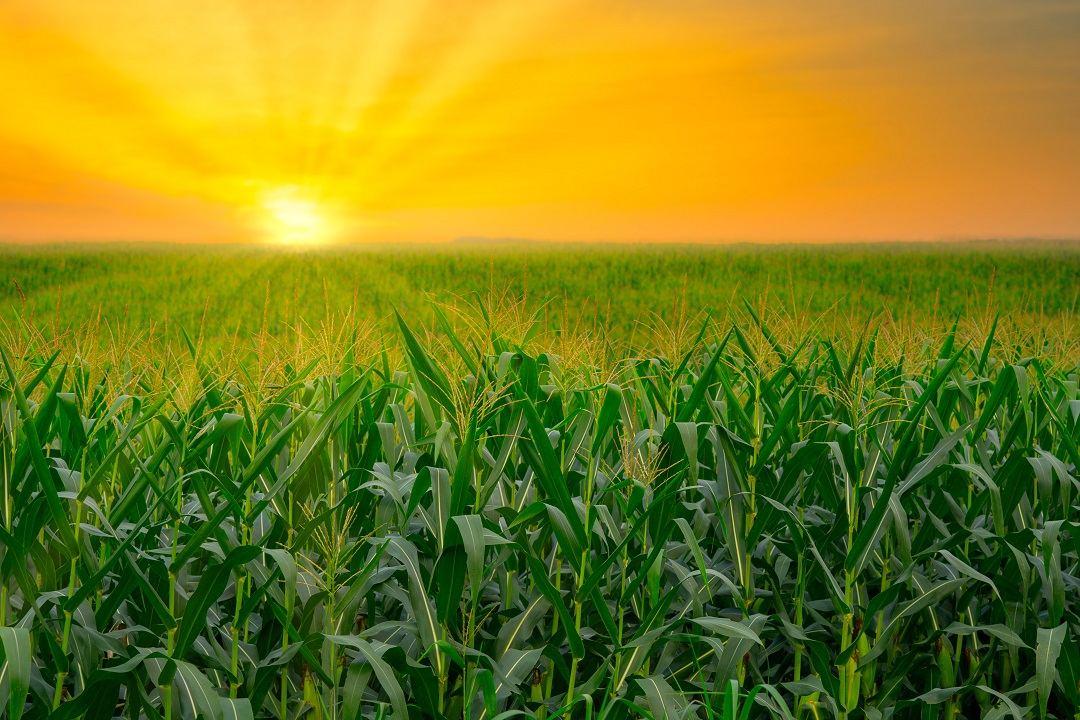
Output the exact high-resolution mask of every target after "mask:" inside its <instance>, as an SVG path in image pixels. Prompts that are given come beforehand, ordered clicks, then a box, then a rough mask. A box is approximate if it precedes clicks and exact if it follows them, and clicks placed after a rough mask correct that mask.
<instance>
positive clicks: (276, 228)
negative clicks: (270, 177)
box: [262, 186, 328, 243]
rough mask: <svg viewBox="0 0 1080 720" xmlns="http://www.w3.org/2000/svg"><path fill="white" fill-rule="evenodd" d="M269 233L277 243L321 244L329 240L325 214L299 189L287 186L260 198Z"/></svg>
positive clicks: (314, 201) (316, 203)
mask: <svg viewBox="0 0 1080 720" xmlns="http://www.w3.org/2000/svg"><path fill="white" fill-rule="evenodd" d="M262 207H263V211H264V212H265V216H266V224H267V226H268V227H267V230H268V232H269V235H270V237H271V238H273V240H274V241H275V242H280V243H320V242H326V240H327V239H328V227H327V220H326V213H325V212H324V211H323V209H322V208H321V207H320V206H319V203H318V202H317V201H316V200H314V199H313V198H312V197H311V196H310V194H309V193H306V192H305V191H304V190H303V189H302V188H299V187H295V186H288V187H283V188H278V189H277V190H274V191H272V192H269V193H267V194H266V196H265V197H264V198H263V201H262Z"/></svg>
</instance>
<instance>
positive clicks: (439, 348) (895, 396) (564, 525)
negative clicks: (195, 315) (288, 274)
mask: <svg viewBox="0 0 1080 720" xmlns="http://www.w3.org/2000/svg"><path fill="white" fill-rule="evenodd" d="M439 318H440V320H442V319H443V318H442V316H441V315H440V316H439ZM746 320H747V322H746V323H745V324H744V325H740V324H738V323H737V324H734V325H732V326H730V327H729V328H727V329H726V330H725V331H724V332H722V333H707V332H706V331H705V329H703V330H702V333H701V334H700V335H698V336H697V337H696V340H694V338H691V342H688V343H686V346H687V347H686V349H685V352H682V353H679V354H671V353H667V354H664V353H659V352H658V353H654V354H653V355H651V356H650V355H635V354H628V355H627V356H626V357H622V358H617V359H616V360H617V361H613V362H610V363H607V364H603V365H591V366H589V365H583V364H581V363H575V364H570V363H567V362H566V361H565V359H564V358H562V357H561V356H560V355H559V354H557V353H553V352H532V351H530V350H527V349H525V346H524V345H522V344H519V343H516V342H511V341H509V340H507V339H506V337H505V336H502V335H500V334H499V333H496V332H486V333H471V332H470V333H457V332H455V329H454V327H453V326H452V323H445V322H443V323H442V324H441V332H440V333H439V334H438V336H437V337H436V336H435V335H434V334H428V333H425V332H423V331H421V330H420V329H419V328H416V329H414V328H412V327H410V325H409V324H408V323H406V321H405V320H404V319H402V318H401V317H400V316H399V317H398V318H397V323H398V330H397V332H398V337H397V340H396V342H397V343H398V344H399V346H400V348H401V351H400V352H398V353H390V352H383V353H375V354H373V355H371V357H369V358H367V359H360V356H359V355H356V354H354V353H353V352H351V351H345V352H342V353H340V354H339V355H338V356H337V357H328V356H326V355H324V356H322V357H321V359H319V360H318V361H317V362H316V361H313V362H311V363H305V364H303V365H301V364H298V363H296V364H290V363H285V364H281V365H279V366H277V367H276V369H275V371H274V373H269V372H267V371H266V368H265V367H263V365H262V362H261V360H252V361H250V362H247V363H243V364H239V365H236V366H230V367H229V368H226V366H225V365H224V364H222V363H218V362H215V361H214V358H213V357H212V356H211V354H210V353H207V352H205V351H203V350H202V349H201V348H200V347H199V345H198V344H197V343H194V342H192V343H190V355H189V357H188V359H187V367H188V369H189V370H190V373H191V374H192V376H193V377H194V380H192V381H190V382H187V381H182V380H181V378H179V377H173V375H172V373H174V372H176V371H175V369H170V367H171V366H168V365H165V364H163V365H161V366H160V367H158V368H156V369H154V370H153V371H152V372H146V370H145V368H142V369H140V367H139V366H138V363H137V362H134V363H133V362H132V361H130V360H129V361H127V362H126V363H125V361H124V360H123V358H115V359H114V360H113V361H111V362H110V363H105V364H101V363H98V364H91V363H90V362H89V361H87V360H85V359H84V358H81V357H80V356H79V354H78V353H77V352H76V353H69V354H68V355H65V358H64V359H61V358H60V355H59V354H58V353H54V352H40V351H35V349H34V348H33V347H32V346H22V345H20V346H16V345H15V343H11V342H8V343H5V344H6V347H4V348H3V350H4V353H3V364H4V368H3V371H2V372H3V376H2V383H0V412H2V425H0V428H2V430H0V432H2V436H0V454H2V472H3V518H2V526H0V551H2V562H0V568H2V585H0V593H2V594H0V641H2V642H0V648H2V660H3V666H2V667H3V669H2V671H0V672H2V675H0V677H2V680H0V702H2V707H3V708H4V709H3V712H5V713H7V717H8V718H10V720H19V719H20V718H26V719H30V718H34V719H37V718H46V717H49V718H56V719H57V720H74V719H75V718H86V719H87V720H98V719H101V718H114V717H121V718H131V719H132V720H134V719H136V718H147V719H148V720H161V719H162V718H164V719H165V720H173V719H174V718H185V719H187V718H198V717H202V718H205V719H206V720H242V719H248V720H250V719H253V718H278V719H279V720H286V719H288V720H293V719H295V718H299V717H302V716H304V717H308V718H312V720H356V719H357V718H394V719H395V720H406V718H412V719H419V718H431V719H443V718H446V719H448V720H456V719H458V718H468V719H469V720H501V719H502V718H514V717H528V718H534V717H535V718H555V717H564V718H579V719H580V718H588V719H590V720H591V719H592V718H605V719H607V718H611V719H615V718H639V717H644V718H654V719H657V720H659V719H660V718H664V719H666V720H676V719H682V718H708V719H709V720H714V719H721V718H723V719H724V720H729V719H730V720H735V719H736V718H738V719H740V720H741V719H744V718H758V717H761V718H793V717H798V718H815V719H817V718H869V719H875V720H876V719H878V718H889V717H895V718H932V717H944V718H959V717H965V718H977V717H983V718H1002V717H1014V718H1026V717H1039V718H1042V717H1056V718H1067V717H1080V685H1078V682H1080V618H1078V616H1077V597H1078V586H1080V585H1078V583H1080V581H1078V577H1080V576H1078V573H1077V562H1078V549H1077V540H1078V539H1080V534H1078V532H1077V525H1076V521H1077V519H1078V513H1077V507H1076V503H1077V495H1078V493H1077V490H1078V483H1077V479H1076V477H1075V475H1076V468H1077V466H1078V465H1080V454H1078V449H1077V444H1078V443H1080V422H1078V417H1080V388H1078V381H1077V373H1076V366H1075V365H1073V366H1072V367H1069V366H1067V365H1065V366H1062V365H1061V364H1060V363H1057V364H1053V365H1052V364H1050V363H1048V362H1045V361H1043V360H1041V359H1039V358H1038V357H1037V356H1032V357H1015V358H1014V357H1011V356H1010V357H1009V359H1008V360H1006V359H1005V358H1006V356H1009V353H1006V352H1005V348H1003V347H1002V345H1001V343H1000V342H998V341H996V340H995V338H994V328H993V327H991V328H990V330H989V332H988V333H986V334H985V337H984V338H983V341H982V342H981V343H972V342H965V341H962V340H961V339H959V338H958V336H957V333H956V332H955V328H954V330H953V331H952V332H947V333H945V334H944V335H943V336H942V337H940V338H938V339H937V340H936V341H935V342H934V343H933V344H932V345H931V344H929V343H923V344H922V345H921V346H920V347H919V348H918V349H917V351H915V352H913V353H911V354H908V355H903V356H900V357H893V358H888V357H887V355H886V354H885V353H882V352H881V351H880V348H879V347H877V346H876V343H878V342H879V339H878V338H877V337H876V336H875V334H874V333H873V332H866V333H864V334H863V335H861V336H860V337H859V339H858V340H857V341H856V342H850V343H842V342H836V341H833V340H830V339H829V338H827V337H822V336H821V334H820V333H815V332H813V331H812V330H807V331H806V333H805V334H804V335H803V336H802V337H801V338H797V342H796V343H795V344H794V345H793V346H792V345H791V344H790V343H781V342H779V341H777V340H776V338H775V336H774V335H773V333H772V332H771V331H770V329H769V327H768V326H767V323H766V322H764V321H763V320H762V319H761V318H760V317H759V316H758V315H757V314H755V313H754V312H753V311H752V310H751V311H750V312H749V314H748V315H747V316H746ZM714 335H715V336H714ZM268 378H269V379H268ZM117 388H121V389H120V390H117Z"/></svg>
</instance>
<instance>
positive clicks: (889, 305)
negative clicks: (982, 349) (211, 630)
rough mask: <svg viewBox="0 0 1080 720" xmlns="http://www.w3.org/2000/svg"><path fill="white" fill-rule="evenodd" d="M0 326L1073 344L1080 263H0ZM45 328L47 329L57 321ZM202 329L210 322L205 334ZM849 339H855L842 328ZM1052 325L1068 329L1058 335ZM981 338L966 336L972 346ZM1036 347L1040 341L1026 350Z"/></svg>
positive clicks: (846, 254) (1058, 253)
mask: <svg viewBox="0 0 1080 720" xmlns="http://www.w3.org/2000/svg"><path fill="white" fill-rule="evenodd" d="M0 268H2V276H3V283H2V285H0V317H3V318H5V319H6V320H9V321H10V320H11V319H12V318H13V317H14V316H15V314H16V313H19V314H21V315H22V316H23V317H24V318H30V317H32V318H33V320H34V323H35V324H37V325H39V326H42V327H44V328H46V332H55V331H68V332H72V331H74V332H76V333H85V331H86V329H87V328H88V327H90V326H92V327H91V331H92V332H104V333H108V332H109V331H110V328H111V331H112V332H114V333H115V332H116V331H117V328H118V327H120V326H123V325H125V323H126V327H127V328H128V329H129V330H132V329H133V330H136V331H143V332H144V331H148V330H149V329H150V328H151V327H154V328H155V329H156V332H158V333H161V332H163V331H164V329H165V327H166V325H168V326H169V331H170V333H171V332H174V331H175V329H176V327H177V326H181V325H182V326H183V327H184V328H185V329H186V330H187V331H188V332H189V333H190V334H192V335H193V336H194V335H196V334H197V332H198V330H199V328H200V327H202V328H203V333H204V336H205V337H206V338H207V339H208V341H210V342H211V343H215V342H217V341H223V340H225V339H227V338H233V337H237V336H239V337H240V338H247V337H250V336H251V334H253V333H255V332H257V331H259V330H260V329H261V328H263V327H266V328H267V329H268V332H269V333H270V334H271V335H282V334H284V332H285V328H286V327H294V328H295V326H296V319H297V317H299V318H301V319H303V321H304V322H305V323H306V324H307V325H308V326H309V327H315V326H317V325H318V324H319V323H320V322H321V321H323V320H324V319H325V318H326V317H327V315H328V313H329V314H330V315H336V316H339V317H340V316H343V315H345V314H347V313H348V312H349V311H350V309H351V308H355V311H354V313H353V315H354V320H356V321H358V322H359V323H361V324H365V325H375V326H378V327H382V328H387V327H389V321H390V319H391V315H392V309H393V308H394V307H395V306H396V307H397V308H399V309H400V310H401V311H402V312H403V314H405V315H406V317H412V319H413V321H414V322H416V323H417V324H419V325H429V324H430V321H431V320H432V317H431V310H430V302H429V300H430V299H432V298H434V299H437V300H438V301H441V302H446V303H450V304H457V303H463V302H470V301H474V300H475V298H471V294H472V293H479V294H480V296H481V297H482V299H483V302H486V303H487V304H488V305H491V306H495V307H498V306H501V307H503V308H506V307H508V306H509V305H514V306H516V307H515V308H514V312H517V313H518V314H527V315H529V316H532V314H533V313H535V312H539V316H538V318H539V320H540V322H539V329H540V330H541V331H542V334H543V333H553V332H558V331H562V332H571V333H572V332H579V333H580V332H588V333H593V334H595V333H598V332H602V333H604V334H605V335H606V336H607V337H608V338H609V339H612V340H619V341H622V340H634V341H636V342H637V343H639V344H640V343H647V342H648V333H647V332H645V333H643V332H642V331H643V325H648V324H649V323H651V322H653V321H654V320H656V319H657V318H662V319H663V320H664V321H665V322H668V323H671V322H673V321H676V320H678V319H679V318H680V317H681V318H684V319H685V318H687V317H694V316H696V315H697V314H699V313H702V312H705V311H708V312H710V313H711V314H712V316H713V317H714V318H717V319H723V318H725V317H727V316H728V314H729V312H731V311H732V310H734V311H736V312H737V313H741V312H742V311H743V309H744V300H746V301H749V302H751V303H752V304H754V305H755V307H757V308H758V310H759V312H762V313H769V314H777V315H783V316H786V317H788V318H791V317H798V318H800V320H801V321H802V322H816V323H819V325H820V326H821V327H823V328H826V329H828V330H829V331H830V332H831V331H832V330H834V329H839V330H840V331H841V332H848V331H849V330H850V328H851V327H852V326H853V325H859V323H861V322H863V321H865V320H866V319H867V318H868V317H870V316H874V317H875V318H876V324H880V323H885V324H886V325H889V324H895V323H900V324H904V323H906V324H908V325H909V326H911V327H912V328H916V329H917V330H918V331H919V332H923V333H935V332H936V333H940V332H941V331H943V330H944V329H946V328H947V326H948V325H949V324H951V323H952V321H953V320H955V319H956V318H958V317H959V318H960V319H961V326H962V328H963V327H964V326H965V324H969V323H979V324H980V325H981V326H982V329H983V331H985V328H986V326H988V322H987V318H988V317H989V316H991V315H992V314H994V313H997V312H1001V313H1003V315H1004V316H1005V318H1006V320H1007V321H1008V322H1011V323H1017V324H1018V326H1019V327H1021V328H1023V330H1024V331H1028V330H1037V331H1038V332H1042V333H1046V332H1050V331H1053V332H1056V333H1057V334H1058V335H1062V334H1064V335H1065V336H1071V335H1073V334H1074V333H1072V330H1071V327H1070V326H1069V321H1070V318H1071V316H1072V314H1073V313H1074V312H1075V309H1076V304H1077V297H1078V293H1080V245H1069V244H1047V243H1040V244H1033V245H1021V244H1011V243H957V244H943V245H901V244H877V245H834V246H800V247H793V246H751V245H744V246H629V247H628V246H601V245H598V246H553V245H546V244H538V243H535V244H528V243H525V244H522V245H520V246H514V245H509V244H489V245H483V244H476V245H466V244H454V245H446V246H411V247H408V246H400V247H357V246H352V247H348V248H345V247H330V248H322V249H307V250H288V249H281V248H260V247H242V246H232V247H194V248H192V247H183V246H134V245H131V246H98V247H93V246H85V247H83V246H80V247H65V246H53V247H49V248H26V247H19V246H7V247H0ZM57 311H58V312H57ZM204 313H205V317H206V321H205V324H204V322H203V316H204ZM853 321H854V322H853ZM1062 323H1065V325H1064V327H1063V326H1062ZM976 334H977V333H976ZM1038 342H1041V341H1038Z"/></svg>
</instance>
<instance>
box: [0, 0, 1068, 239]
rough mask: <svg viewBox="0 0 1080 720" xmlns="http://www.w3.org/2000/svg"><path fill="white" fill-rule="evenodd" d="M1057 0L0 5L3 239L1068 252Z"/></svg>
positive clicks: (63, 1)
mask: <svg viewBox="0 0 1080 720" xmlns="http://www.w3.org/2000/svg"><path fill="white" fill-rule="evenodd" d="M1078 48H1080V3H1076V2H1074V1H1073V0H1025V2H1015V1H1014V0H981V1H980V2H960V1H959V0H956V1H953V0H933V1H932V2H931V1H928V0H905V1H904V2H863V1H861V0H815V2H802V1H801V0H790V1H781V0H758V1H756V2H750V1H746V2H726V1H724V0H358V1H356V2H344V1H339V0H319V1H318V2H314V1H300V0H184V2H171V1H169V0H93V1H92V2H90V1H87V0H4V2H2V3H0V239H6V240H23V241H26V240H30V241H34V240H110V239H116V240H132V239H147V240H167V241H199V242H207V241H235V240H256V241H281V240H294V241H321V240H338V241H345V240H361V241H362V240H431V241H438V240H447V239H452V238H455V237H461V236H487V237H527V238H536V239H551V240H655V241H668V240H670V241H676V240H682V241H685V240H833V239H836V240H848V239H929V238H939V237H950V238H954V237H975V236H994V237H1003V236H1008V237H1016V236H1041V237H1065V236H1068V237H1080V50H1078Z"/></svg>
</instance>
